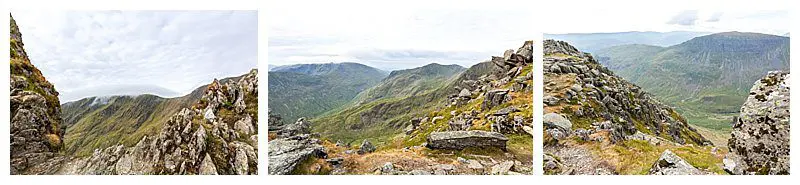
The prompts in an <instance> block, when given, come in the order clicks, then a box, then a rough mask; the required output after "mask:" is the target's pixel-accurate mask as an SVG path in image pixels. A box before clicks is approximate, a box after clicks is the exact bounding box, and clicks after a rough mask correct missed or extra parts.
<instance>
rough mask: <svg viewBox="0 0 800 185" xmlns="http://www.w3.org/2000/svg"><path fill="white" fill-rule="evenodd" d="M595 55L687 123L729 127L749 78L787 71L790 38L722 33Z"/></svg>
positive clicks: (613, 50) (741, 100)
mask: <svg viewBox="0 0 800 185" xmlns="http://www.w3.org/2000/svg"><path fill="white" fill-rule="evenodd" d="M594 55H595V56H597V58H598V59H599V60H600V62H601V63H603V64H604V65H606V66H608V67H609V69H610V70H612V71H615V73H616V74H618V75H619V76H621V77H624V78H625V79H626V80H629V81H631V82H633V83H635V84H637V85H640V86H642V87H643V88H644V90H647V91H649V92H652V93H653V94H654V95H656V97H658V98H659V99H661V100H663V101H664V102H666V103H668V104H671V105H673V106H675V107H676V108H677V110H678V112H681V113H682V114H683V115H684V116H686V118H687V119H688V121H689V123H691V124H694V125H699V126H703V127H706V128H710V129H712V130H723V131H726V130H727V131H729V129H730V124H729V123H730V120H731V119H732V118H733V116H735V115H736V114H738V112H739V110H738V109H739V107H740V106H741V105H742V103H744V98H743V97H746V96H747V93H748V90H749V88H750V86H751V85H752V82H753V81H755V80H757V79H759V78H761V76H763V75H764V74H766V73H767V72H768V71H772V70H788V69H789V38H788V37H782V36H775V35H766V34H759V33H743V32H726V33H716V34H711V35H707V36H701V37H697V38H694V39H691V40H689V41H686V42H683V43H681V44H678V45H674V46H670V47H658V46H645V45H623V46H615V47H610V48H607V49H603V50H600V51H597V52H596V53H595V54H594Z"/></svg>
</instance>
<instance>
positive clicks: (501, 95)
mask: <svg viewBox="0 0 800 185" xmlns="http://www.w3.org/2000/svg"><path fill="white" fill-rule="evenodd" d="M508 92H509V90H508V89H495V90H491V91H488V92H486V93H485V95H484V99H483V103H482V104H481V109H482V110H488V109H491V108H492V107H494V106H498V105H501V104H503V103H505V102H508V101H510V100H511V96H507V95H508Z"/></svg>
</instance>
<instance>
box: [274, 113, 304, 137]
mask: <svg viewBox="0 0 800 185" xmlns="http://www.w3.org/2000/svg"><path fill="white" fill-rule="evenodd" d="M309 133H311V123H310V122H308V121H306V118H299V119H297V121H296V122H294V124H289V125H286V126H285V127H284V128H283V130H281V131H279V132H278V134H279V135H282V136H284V137H289V136H295V135H302V134H309Z"/></svg>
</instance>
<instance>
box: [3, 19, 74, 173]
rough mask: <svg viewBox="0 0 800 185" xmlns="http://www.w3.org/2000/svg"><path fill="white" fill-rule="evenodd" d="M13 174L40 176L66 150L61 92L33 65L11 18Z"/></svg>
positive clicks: (10, 125) (15, 23)
mask: <svg viewBox="0 0 800 185" xmlns="http://www.w3.org/2000/svg"><path fill="white" fill-rule="evenodd" d="M9 30H10V32H11V34H10V38H9V42H10V46H9V47H10V51H9V53H10V54H11V56H10V60H11V61H10V68H11V75H10V81H11V82H10V85H11V88H10V92H9V94H10V108H11V112H10V114H9V115H10V117H11V121H10V122H9V127H10V131H11V132H10V134H11V145H10V146H11V147H10V149H11V153H10V154H11V159H10V162H11V163H10V164H11V167H10V171H11V174H12V175H17V174H41V173H47V172H48V171H46V170H41V169H43V168H44V169H48V168H50V166H51V165H52V161H54V160H58V158H59V154H58V153H59V152H61V151H62V150H63V148H64V128H65V127H64V124H63V123H62V119H61V116H60V115H59V113H60V112H61V105H60V103H59V100H58V91H56V89H55V87H54V86H53V84H51V83H50V82H49V81H47V79H46V78H45V77H44V76H43V75H42V72H41V71H39V69H38V68H36V66H34V65H33V63H31V61H30V59H29V58H28V54H27V53H26V52H25V48H24V46H25V44H23V42H22V34H21V33H20V32H19V28H18V27H17V22H16V21H14V17H10V28H9Z"/></svg>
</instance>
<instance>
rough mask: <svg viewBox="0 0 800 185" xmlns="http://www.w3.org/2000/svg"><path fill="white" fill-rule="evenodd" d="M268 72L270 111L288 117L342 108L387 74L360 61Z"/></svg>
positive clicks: (309, 115) (302, 65)
mask: <svg viewBox="0 0 800 185" xmlns="http://www.w3.org/2000/svg"><path fill="white" fill-rule="evenodd" d="M268 75H269V89H270V91H269V92H268V94H269V97H270V99H269V107H270V110H271V111H273V112H275V113H277V114H280V115H283V116H284V117H285V118H286V119H288V120H296V119H297V118H300V117H316V116H319V115H320V114H322V113H325V112H327V111H330V110H333V109H336V108H339V107H341V106H342V105H344V104H346V103H348V102H350V101H351V100H353V98H354V97H356V95H358V93H360V92H361V91H363V90H365V89H367V88H370V87H372V86H374V85H375V84H377V83H378V82H380V80H381V79H383V78H384V77H386V74H385V73H384V72H383V71H381V70H378V69H375V68H372V67H369V66H366V65H362V64H357V63H328V64H298V65H289V66H279V67H276V68H275V69H273V70H272V71H270V72H269V74H268Z"/></svg>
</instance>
